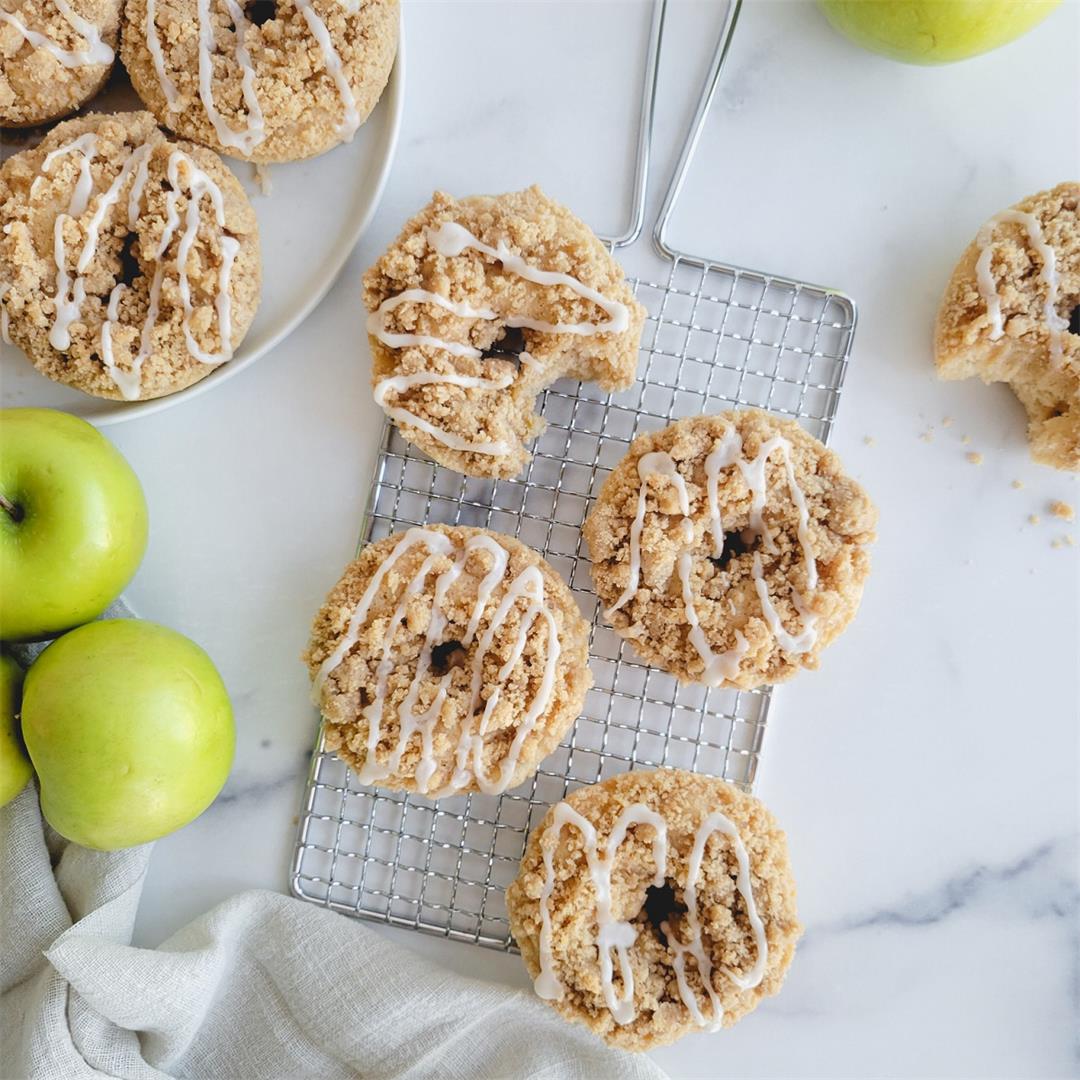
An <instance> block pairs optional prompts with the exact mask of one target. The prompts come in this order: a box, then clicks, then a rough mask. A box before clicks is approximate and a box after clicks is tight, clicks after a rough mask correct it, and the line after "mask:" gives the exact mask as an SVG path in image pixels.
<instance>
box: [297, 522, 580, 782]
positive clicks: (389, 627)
mask: <svg viewBox="0 0 1080 1080" xmlns="http://www.w3.org/2000/svg"><path fill="white" fill-rule="evenodd" d="M588 640H589V627H588V624H587V623H586V622H585V620H584V619H583V618H582V616H581V612H580V611H579V610H578V607H577V604H576V603H575V601H574V598H573V596H572V594H571V593H570V590H569V589H568V588H567V587H566V585H565V584H564V583H563V581H562V579H561V578H560V577H559V576H558V574H556V573H555V571H554V570H552V568H551V567H550V566H549V565H548V564H547V563H546V562H545V561H544V560H543V559H542V558H541V557H540V556H539V555H537V554H536V553H535V552H534V551H532V550H531V549H530V548H527V547H526V546H525V545H524V544H522V543H521V542H520V541H518V540H515V539H513V538H512V537H509V536H503V535H501V534H499V533H495V532H489V531H487V530H485V529H474V528H467V527H464V526H448V525H429V526H426V527H424V528H413V529H409V530H408V531H407V532H404V533H396V534H394V535H392V536H388V537H386V538H385V539H383V540H379V541H377V542H376V543H373V544H369V545H368V546H367V547H366V548H364V550H363V551H362V552H361V553H360V556H359V558H357V559H356V560H355V561H354V562H353V563H351V564H350V565H349V566H348V567H347V568H346V570H345V573H344V575H343V576H342V578H341V580H340V581H339V582H338V583H337V585H336V586H335V587H334V589H333V591H332V592H331V593H330V595H329V597H328V598H327V600H326V603H325V604H324V605H323V608H322V610H321V611H320V612H319V614H318V615H317V616H316V618H315V624H314V627H313V629H312V633H311V643H310V644H309V646H308V649H307V652H306V653H305V657H304V658H305V660H306V662H307V664H308V667H309V670H310V672H311V677H312V680H313V686H314V694H315V699H316V701H317V703H318V705H319V708H320V709H321V711H322V714H323V716H324V718H325V725H324V732H325V738H326V745H327V747H328V748H329V749H331V750H336V751H337V753H338V755H339V756H340V757H341V758H343V759H344V760H345V761H346V762H347V763H348V764H349V765H351V766H352V767H353V768H354V769H355V770H356V772H357V775H358V778H359V780H360V782H361V783H365V784H377V785H379V786H380V787H388V788H400V789H404V790H406V791H416V792H419V793H421V794H425V795H431V796H432V797H435V796H437V795H452V794H456V793H458V792H470V791H482V792H485V793H487V794H494V793H497V792H501V791H506V790H507V789H508V788H512V787H514V786H515V785H517V784H519V783H521V781H522V780H524V779H525V778H526V777H527V776H529V775H531V774H532V773H533V772H534V771H535V769H536V766H537V764H538V763H539V762H540V760H541V759H542V758H544V757H546V756H547V755H548V754H549V753H551V751H552V750H554V749H555V747H556V746H557V745H558V743H559V740H560V739H561V738H562V737H563V735H565V734H566V731H567V729H568V728H569V727H570V725H571V724H573V722H574V721H575V720H576V719H577V717H578V714H579V713H580V711H581V706H582V703H583V701H584V699H585V694H586V692H587V691H588V689H589V687H590V686H591V685H592V678H591V676H590V674H589V656H588Z"/></svg>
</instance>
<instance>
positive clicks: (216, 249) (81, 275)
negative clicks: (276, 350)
mask: <svg viewBox="0 0 1080 1080" xmlns="http://www.w3.org/2000/svg"><path fill="white" fill-rule="evenodd" d="M0 218H2V220H3V222H4V225H3V230H2V233H0V307H2V314H3V327H2V329H3V332H4V336H5V338H6V339H7V340H8V341H11V342H13V343H14V344H16V345H18V346H19V347H20V348H21V349H23V351H24V352H25V353H26V354H27V356H28V357H29V358H30V360H31V361H32V362H33V364H34V366H35V367H36V368H37V369H38V370H39V371H41V372H42V373H43V374H45V375H47V376H48V377H49V378H51V379H55V380H56V381H57V382H62V383H66V384H67V385H69V386H73V387H76V388H77V389H79V390H83V391H85V392H86V393H88V394H94V395H97V396H98V397H104V398H117V399H124V400H128V401H137V400H142V399H146V398H154V397H161V396H162V395H164V394H171V393H173V392H174V391H176V390H180V389H182V388H183V387H185V386H188V385H190V384H191V383H194V382H197V381H198V380H199V379H202V378H204V377H205V376H206V375H208V374H209V373H210V372H211V371H213V370H214V369H215V368H216V367H218V366H219V365H220V364H223V363H225V361H227V360H228V359H229V358H230V357H231V356H232V353H233V350H234V349H235V348H236V347H237V345H239V343H240V341H241V340H242V339H243V337H244V334H245V333H246V332H247V329H248V326H249V325H250V324H251V320H252V318H253V317H254V315H255V309H256V307H257V305H258V299H259V236H258V228H257V225H256V222H255V215H254V212H253V211H252V209H251V205H250V203H249V202H248V200H247V196H246V195H245V194H244V190H243V188H242V187H241V186H240V184H239V182H238V181H237V180H236V178H235V177H234V176H233V175H232V173H230V172H229V170H228V169H226V168H225V167H224V165H223V164H222V163H221V161H220V159H219V158H218V157H217V155H215V154H213V153H212V152H211V151H209V150H205V149H203V148H202V147H197V146H192V145H191V144H190V143H179V142H173V141H171V140H169V139H167V138H166V137H165V136H164V135H163V134H162V133H161V131H160V130H159V129H158V127H157V125H156V123H155V122H154V118H153V117H152V116H151V115H150V113H147V112H137V113H119V114H116V115H103V114H94V113H91V114H89V115H87V116H83V117H79V118H77V119H74V120H67V121H65V122H64V123H62V124H60V125H58V126H57V127H56V128H54V129H53V130H52V131H51V132H50V133H49V134H48V135H47V136H46V137H45V139H44V140H42V142H41V144H40V145H39V146H37V147H36V148H34V149H33V150H25V151H23V152H22V153H20V154H16V155H15V156H14V157H12V158H9V159H8V160H7V161H6V162H5V163H4V165H3V166H2V167H0Z"/></svg>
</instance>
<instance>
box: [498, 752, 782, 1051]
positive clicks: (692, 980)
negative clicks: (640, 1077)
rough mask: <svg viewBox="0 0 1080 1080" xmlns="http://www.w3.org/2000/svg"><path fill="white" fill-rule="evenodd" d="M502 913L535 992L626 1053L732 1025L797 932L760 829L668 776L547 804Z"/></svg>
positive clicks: (750, 809) (686, 777) (778, 850)
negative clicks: (692, 1033) (702, 1031)
mask: <svg viewBox="0 0 1080 1080" xmlns="http://www.w3.org/2000/svg"><path fill="white" fill-rule="evenodd" d="M506 908H507V912H508V914H509V918H510V930H511V932H512V933H513V935H514V940H515V941H516V942H517V944H518V947H519V948H520V949H521V956H522V959H523V960H524V961H525V967H526V968H527V969H528V972H529V975H530V976H532V979H533V984H534V987H535V989H536V992H537V994H538V995H539V996H540V997H542V998H544V999H546V1000H547V1001H548V1002H549V1003H550V1004H551V1006H552V1007H553V1008H554V1009H556V1010H557V1011H558V1012H559V1013H560V1014H561V1015H562V1016H564V1017H565V1018H566V1019H567V1020H572V1021H575V1022H576V1023H579V1024H584V1025H585V1026H586V1027H588V1028H590V1029H591V1030H592V1031H594V1032H595V1033H596V1034H597V1035H599V1036H601V1037H602V1038H603V1039H604V1040H605V1041H606V1042H608V1043H610V1044H611V1045H613V1046H617V1047H621V1048H622V1049H625V1050H649V1049H652V1048H653V1047H656V1046H662V1045H664V1044H666V1043H671V1042H674V1041H675V1040H676V1039H679V1038H681V1037H682V1036H683V1035H687V1034H689V1033H690V1032H693V1031H701V1030H711V1031H715V1030H717V1029H719V1028H720V1027H731V1026H732V1025H733V1024H734V1023H736V1022H737V1021H738V1020H740V1019H741V1018H742V1017H743V1016H745V1015H746V1014H747V1013H749V1012H751V1011H752V1010H753V1009H754V1008H756V1007H757V1005H758V1003H759V1002H760V1001H761V999H762V998H765V997H768V996H771V995H772V994H776V993H777V992H778V991H779V990H780V987H781V985H782V984H783V981H784V976H785V975H786V973H787V970H788V968H789V967H790V965H791V961H792V958H793V957H794V955H795V946H796V943H797V942H798V940H799V937H800V935H801V933H802V927H801V926H800V925H799V921H798V916H797V914H796V910H795V883H794V880H793V879H792V874H791V866H790V863H789V861H788V852H787V840H786V838H785V836H784V834H783V832H782V831H781V830H780V829H779V827H778V826H777V824H776V822H775V820H774V819H773V816H772V815H771V814H770V813H769V811H768V810H767V809H766V808H765V807H764V806H763V805H762V804H761V803H760V802H759V801H758V800H757V799H755V798H754V797H753V796H752V795H747V794H744V793H743V792H741V791H739V790H738V789H737V788H734V787H732V786H730V785H729V784H725V783H724V782H723V781H721V780H714V779H712V778H711V777H707V776H699V775H696V774H694V773H689V772H684V771H682V770H680V769H658V770H656V771H639V772H628V773H621V774H620V775H618V776H614V777H612V778H611V779H609V780H605V781H604V782H603V783H600V784H595V785H592V786H591V787H582V788H578V789H577V790H576V791H574V792H573V793H572V794H570V795H569V796H567V798H566V800H565V801H564V802H561V803H556V804H555V805H554V806H552V807H551V808H550V809H549V810H548V812H547V814H546V815H545V816H544V819H543V821H541V823H540V825H539V826H538V827H537V828H536V829H534V830H533V832H532V834H531V835H530V836H529V842H528V845H527V846H526V849H525V854H524V856H523V858H522V860H521V867H520V869H519V870H518V875H517V878H516V879H515V880H514V882H513V884H511V886H510V888H509V889H508V890H507V894H506Z"/></svg>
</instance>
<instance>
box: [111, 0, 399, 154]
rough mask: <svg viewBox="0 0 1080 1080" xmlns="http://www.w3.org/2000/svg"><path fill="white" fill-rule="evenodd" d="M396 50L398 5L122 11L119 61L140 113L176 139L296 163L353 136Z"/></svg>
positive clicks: (162, 4) (376, 0) (204, 0)
mask: <svg viewBox="0 0 1080 1080" xmlns="http://www.w3.org/2000/svg"><path fill="white" fill-rule="evenodd" d="M267 9H268V10H267ZM397 41H398V0H259V2H258V3H255V2H253V0H127V6H126V7H125V9H124V38H123V44H122V47H121V54H122V56H123V60H124V65H125V67H126V68H127V70H128V74H129V75H130V76H131V82H132V84H133V85H134V87H135V89H136V91H137V92H138V94H139V97H141V98H142V100H143V102H144V103H145V105H146V107H147V108H148V109H149V110H150V111H151V112H152V113H153V114H154V115H155V116H156V117H157V118H158V121H159V122H160V123H162V124H164V125H165V126H166V127H167V128H170V129H171V130H173V131H175V132H176V133H177V134H178V135H182V136H183V137H184V138H187V139H192V140H194V141H195V142H199V143H203V144H204V145H206V146H212V147H213V148H214V149H216V150H219V151H220V152H221V153H223V154H228V155H229V156H231V157H238V158H245V159H247V160H249V161H256V162H274V161H296V160H298V159H300V158H309V157H314V156H315V155H316V154H321V153H323V152H324V151H326V150H329V149H331V148H332V147H335V146H337V145H338V144H339V143H342V142H348V141H349V140H350V139H351V138H352V137H353V135H354V134H355V132H356V130H357V128H358V127H359V126H360V125H361V124H362V123H363V122H364V121H365V120H366V119H367V118H368V115H369V114H370V113H371V110H372V109H374V108H375V104H376V102H378V100H379V97H380V95H381V94H382V92H383V88H384V87H385V86H386V82H387V80H388V79H389V77H390V69H391V67H392V66H393V63H394V56H395V54H396V52H397Z"/></svg>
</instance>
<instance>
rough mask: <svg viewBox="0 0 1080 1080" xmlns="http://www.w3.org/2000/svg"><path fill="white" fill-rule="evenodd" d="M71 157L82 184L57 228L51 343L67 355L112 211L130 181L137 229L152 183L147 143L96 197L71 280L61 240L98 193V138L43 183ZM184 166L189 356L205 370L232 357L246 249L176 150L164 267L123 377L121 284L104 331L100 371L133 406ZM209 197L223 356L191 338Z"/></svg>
mask: <svg viewBox="0 0 1080 1080" xmlns="http://www.w3.org/2000/svg"><path fill="white" fill-rule="evenodd" d="M68 153H78V154H79V155H80V161H79V179H78V181H77V182H76V184H75V188H74V190H73V192H72V196H71V201H70V203H69V206H68V209H67V212H66V214H59V215H57V218H56V222H55V224H54V226H53V258H54V261H55V263H56V301H55V303H56V313H55V316H54V318H53V325H52V328H51V329H50V331H49V343H50V344H51V345H52V346H53V348H55V349H57V350H59V351H61V352H63V351H66V350H67V349H68V348H70V346H71V333H70V327H71V325H72V323H74V322H75V321H76V320H78V318H79V317H80V315H81V311H82V305H83V303H84V302H85V300H86V282H85V278H84V274H85V273H86V271H87V270H88V269H89V267H90V265H91V263H92V262H93V260H94V257H95V255H96V254H97V245H98V239H99V235H100V232H101V226H102V224H103V223H104V221H105V218H106V216H107V215H108V213H109V210H110V208H111V207H112V206H114V205H115V204H116V203H117V202H119V200H120V195H121V192H122V191H123V189H124V186H125V185H126V184H127V183H128V181H129V180H130V181H131V187H130V190H129V192H128V198H127V207H126V209H127V220H128V228H129V229H134V227H135V224H136V222H137V220H138V217H139V212H140V206H141V201H142V196H143V192H144V190H145V187H146V183H147V180H148V178H149V165H150V159H151V157H152V154H153V148H152V147H151V145H150V144H149V143H143V144H141V145H140V146H137V147H136V148H135V149H134V150H133V151H132V152H131V153H130V154H129V155H128V157H127V158H126V159H125V160H124V162H123V164H122V165H121V166H120V169H119V171H118V172H117V174H116V176H115V177H114V179H113V181H112V183H111V184H110V185H109V187H108V188H107V189H106V190H105V191H103V192H101V193H100V194H99V195H98V198H97V205H96V206H95V208H94V212H93V214H92V215H91V216H90V218H89V220H88V221H87V223H86V228H85V233H86V239H85V241H84V243H83V247H82V250H81V252H80V254H79V258H78V260H77V261H76V276H75V277H74V278H72V277H71V276H70V275H69V274H68V272H67V253H66V248H65V243H64V234H63V226H64V219H65V218H72V219H76V218H78V217H80V216H81V215H82V214H83V213H85V212H86V210H87V209H89V205H90V198H91V195H92V193H93V176H92V173H91V171H90V170H91V165H92V163H93V160H94V157H95V155H96V153H97V137H96V135H94V134H93V133H92V132H87V133H86V134H83V135H80V136H79V138H77V139H75V140H73V141H72V142H70V143H66V144H65V145H63V146H60V147H57V148H56V149H55V150H53V151H51V152H50V153H49V154H48V155H46V157H45V160H44V161H43V162H42V167H41V168H42V175H45V176H47V175H49V173H50V171H51V169H52V165H53V162H54V161H55V160H56V159H57V158H58V157H60V156H62V155H65V154H68ZM181 164H183V165H184V166H186V169H187V171H188V178H187V183H186V187H187V192H188V204H187V212H186V220H185V226H184V232H183V234H182V236H181V239H180V243H179V245H178V250H177V259H176V271H177V276H178V281H179V289H180V295H181V299H182V301H183V304H184V317H183V320H182V329H183V332H184V339H185V342H186V345H187V349H188V352H189V354H190V355H191V356H192V357H193V358H194V359H196V360H198V361H199V362H200V363H203V364H209V365H217V364H221V363H224V362H225V361H226V360H228V359H229V358H230V357H231V355H232V346H231V338H232V308H231V298H230V295H229V282H230V279H231V275H232V267H233V263H234V262H235V259H236V256H237V254H238V252H239V250H240V244H239V241H237V240H236V239H235V238H233V237H230V236H226V235H225V234H224V226H225V211H224V201H223V199H222V195H221V191H220V189H219V188H218V186H217V185H216V184H215V183H214V181H213V180H211V179H210V177H209V176H207V174H206V173H204V172H203V171H202V170H201V169H199V168H198V167H197V166H196V165H195V163H194V161H192V159H191V158H190V157H189V156H188V155H187V154H185V153H184V152H183V151H181V150H174V151H173V152H172V154H171V155H170V157H169V165H168V174H167V175H168V181H169V185H170V190H169V191H168V192H167V194H166V197H165V198H166V208H167V217H166V222H165V228H164V231H163V233H162V238H161V242H160V244H159V246H158V251H157V259H158V266H157V268H156V269H155V272H154V277H153V279H152V281H151V285H150V294H149V303H148V310H147V315H146V319H145V321H144V323H143V326H142V330H141V333H140V345H139V351H138V353H137V354H136V355H135V357H134V358H133V360H132V361H131V366H130V368H129V370H127V371H125V370H124V369H123V368H121V367H120V366H119V365H118V364H117V363H116V358H115V355H114V349H113V340H112V334H113V325H114V324H115V323H116V321H117V319H118V318H119V304H120V299H121V297H122V295H123V292H124V289H123V287H122V285H121V284H118V285H116V286H114V287H113V289H112V291H111V292H110V293H109V299H108V303H107V306H106V312H105V319H104V320H103V322H102V326H101V358H102V363H103V365H104V367H105V370H106V372H107V373H108V375H109V377H110V378H111V379H112V380H113V381H114V382H115V383H116V385H117V387H118V388H119V389H120V392H121V393H122V394H123V396H124V398H125V399H127V400H129V401H131V400H135V399H137V398H138V396H139V393H140V390H141V371H142V366H143V363H144V362H145V360H146V358H147V357H148V356H149V355H150V352H151V351H152V344H153V328H154V325H155V324H156V322H157V317H158V314H159V310H160V299H161V286H162V279H163V274H164V270H163V264H162V262H161V260H162V259H163V258H164V255H165V253H166V251H167V250H168V247H169V245H170V243H171V242H172V240H173V237H174V236H175V233H176V229H177V227H178V225H179V224H180V219H179V215H178V213H177V209H176V204H177V201H178V198H179V195H180V193H181V191H182V190H183V187H184V186H185V185H184V182H183V181H182V180H181V178H180V172H179V170H180V166H181ZM203 197H209V199H210V201H211V204H212V207H213V211H214V215H215V220H216V223H217V226H218V228H219V230H221V232H220V234H219V243H220V245H221V265H220V267H219V271H218V288H217V293H216V295H215V298H214V308H215V311H216V312H217V317H218V331H219V337H220V339H221V348H220V349H219V351H218V352H217V353H207V352H205V351H204V350H203V349H202V348H201V347H200V346H199V344H198V342H197V341H196V340H195V338H194V335H193V334H192V332H191V325H190V321H191V315H192V313H193V311H194V307H193V304H192V300H191V287H190V283H189V281H188V276H187V260H188V257H189V256H190V254H191V248H192V246H193V244H194V242H195V240H196V238H197V235H198V229H199V224H200V216H199V205H200V203H201V201H202V199H203Z"/></svg>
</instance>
